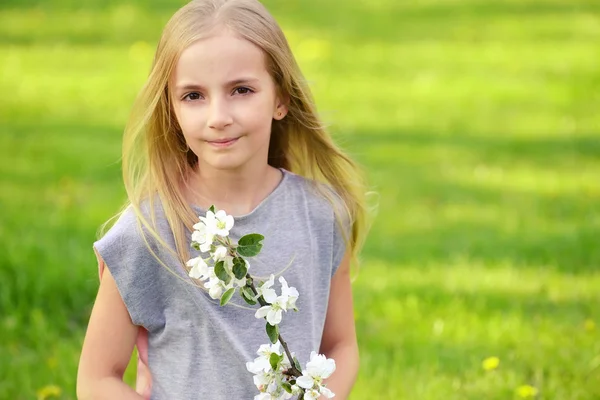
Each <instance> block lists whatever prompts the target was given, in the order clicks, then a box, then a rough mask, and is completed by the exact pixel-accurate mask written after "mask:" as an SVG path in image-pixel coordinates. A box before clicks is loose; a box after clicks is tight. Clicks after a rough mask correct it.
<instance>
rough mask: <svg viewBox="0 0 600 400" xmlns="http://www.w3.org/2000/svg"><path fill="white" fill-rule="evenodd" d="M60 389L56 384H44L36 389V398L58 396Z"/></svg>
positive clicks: (40, 399) (42, 398)
mask: <svg viewBox="0 0 600 400" xmlns="http://www.w3.org/2000/svg"><path fill="white" fill-rule="evenodd" d="M61 393H62V389H61V388H60V387H58V386H56V385H46V386H44V387H43V388H41V389H40V390H38V391H37V400H46V399H48V398H51V397H58V396H60V394H61Z"/></svg>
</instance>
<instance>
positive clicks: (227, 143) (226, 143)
mask: <svg viewBox="0 0 600 400" xmlns="http://www.w3.org/2000/svg"><path fill="white" fill-rule="evenodd" d="M238 139H239V138H234V139H224V140H215V141H212V142H208V143H209V144H211V145H213V146H215V147H228V146H231V145H233V144H234V143H235V142H237V141H238Z"/></svg>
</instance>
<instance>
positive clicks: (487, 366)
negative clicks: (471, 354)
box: [481, 357, 500, 371]
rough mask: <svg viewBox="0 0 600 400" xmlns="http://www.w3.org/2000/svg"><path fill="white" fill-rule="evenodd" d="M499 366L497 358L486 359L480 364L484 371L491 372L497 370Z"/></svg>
mask: <svg viewBox="0 0 600 400" xmlns="http://www.w3.org/2000/svg"><path fill="white" fill-rule="evenodd" d="M498 365H500V359H499V358H498V357H488V358H486V359H485V360H483V362H482V363H481V366H482V367H483V369H484V370H486V371H491V370H494V369H496V368H498Z"/></svg>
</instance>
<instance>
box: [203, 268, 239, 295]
mask: <svg viewBox="0 0 600 400" xmlns="http://www.w3.org/2000/svg"><path fill="white" fill-rule="evenodd" d="M208 277H209V280H208V282H205V283H204V287H205V288H206V289H208V295H209V296H210V297H211V298H213V299H220V298H221V296H222V295H223V292H224V291H226V290H228V289H230V288H232V287H233V284H232V282H229V284H225V282H223V281H222V280H220V279H219V277H217V275H215V269H214V268H212V267H211V268H209V269H208Z"/></svg>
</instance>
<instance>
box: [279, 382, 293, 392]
mask: <svg viewBox="0 0 600 400" xmlns="http://www.w3.org/2000/svg"><path fill="white" fill-rule="evenodd" d="M281 386H282V387H283V389H285V391H286V392H288V393H292V385H290V384H289V382H281Z"/></svg>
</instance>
